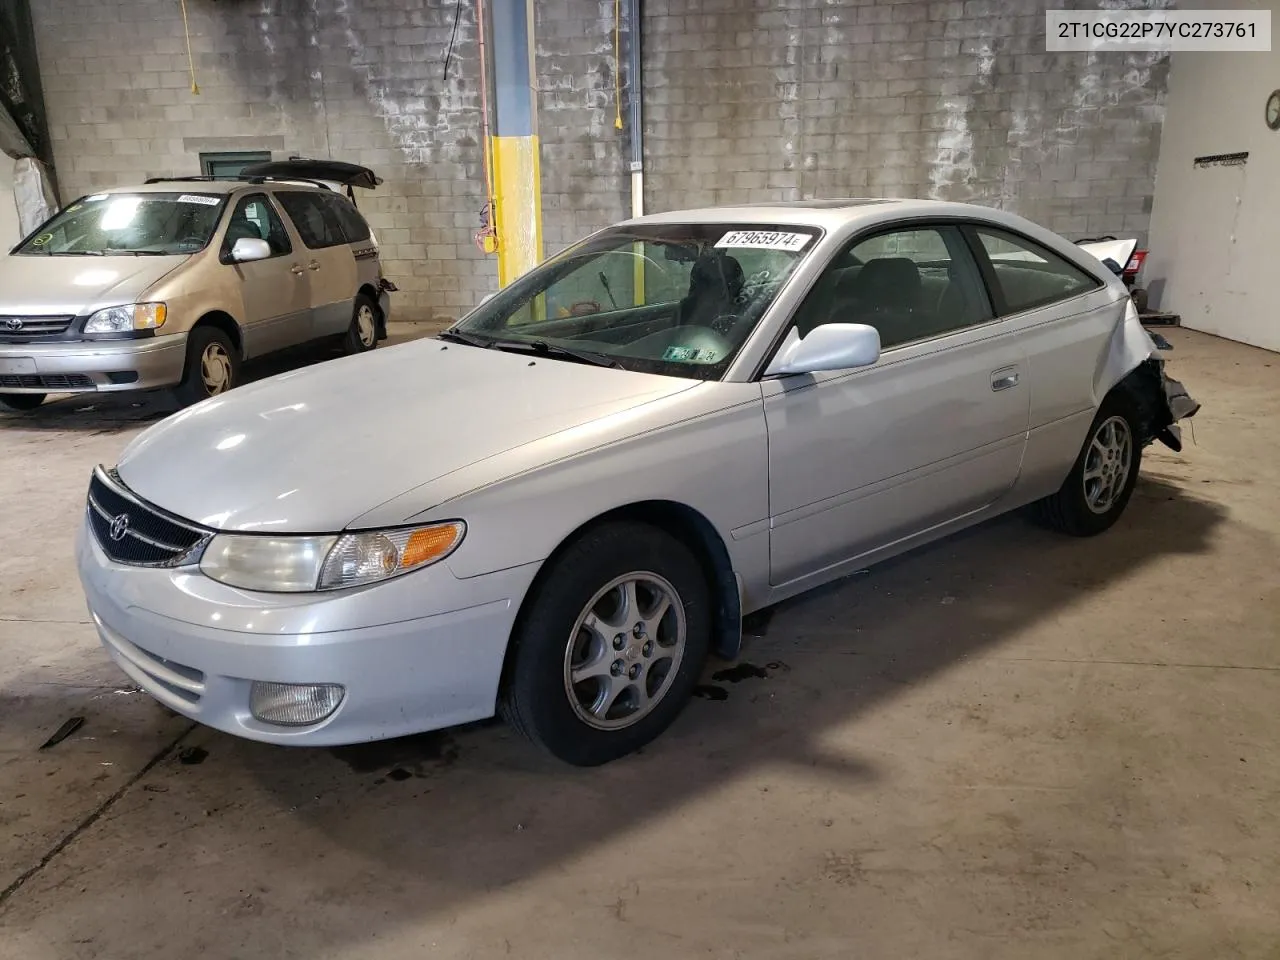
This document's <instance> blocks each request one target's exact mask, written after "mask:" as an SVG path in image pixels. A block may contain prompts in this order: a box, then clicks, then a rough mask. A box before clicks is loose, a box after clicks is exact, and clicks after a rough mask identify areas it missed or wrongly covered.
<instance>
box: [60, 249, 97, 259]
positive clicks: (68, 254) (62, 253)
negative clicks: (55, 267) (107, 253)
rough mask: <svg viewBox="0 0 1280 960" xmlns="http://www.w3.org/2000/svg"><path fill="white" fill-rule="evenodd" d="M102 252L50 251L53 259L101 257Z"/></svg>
mask: <svg viewBox="0 0 1280 960" xmlns="http://www.w3.org/2000/svg"><path fill="white" fill-rule="evenodd" d="M102 255H103V254H102V251H101V250H50V251H49V256H51V257H100V256H102Z"/></svg>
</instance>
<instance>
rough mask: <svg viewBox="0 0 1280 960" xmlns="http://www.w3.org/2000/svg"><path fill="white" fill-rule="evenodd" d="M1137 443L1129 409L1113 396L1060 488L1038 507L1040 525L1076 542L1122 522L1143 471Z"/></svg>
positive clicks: (1094, 424)
mask: <svg viewBox="0 0 1280 960" xmlns="http://www.w3.org/2000/svg"><path fill="white" fill-rule="evenodd" d="M1136 437H1137V430H1136V429H1135V425H1134V419H1133V413H1132V411H1131V410H1130V408H1129V406H1128V405H1127V404H1125V403H1123V402H1122V401H1121V400H1120V399H1119V398H1118V397H1116V396H1115V395H1114V394H1113V395H1112V396H1110V397H1108V398H1107V399H1106V400H1104V401H1103V403H1102V407H1101V409H1099V410H1098V415H1097V416H1096V417H1094V418H1093V423H1092V424H1091V425H1090V426H1089V433H1088V436H1087V437H1086V438H1085V442H1084V447H1083V449H1081V451H1080V453H1079V455H1078V456H1077V457H1076V462H1075V464H1074V465H1073V466H1072V467H1071V473H1069V474H1068V475H1067V479H1066V480H1065V481H1063V484H1062V487H1061V488H1059V490H1058V492H1057V493H1055V494H1053V495H1052V496H1049V497H1045V498H1044V499H1043V500H1039V501H1037V502H1036V503H1035V504H1034V507H1035V512H1036V515H1037V517H1038V519H1039V520H1040V521H1041V522H1042V523H1044V524H1045V525H1046V526H1048V527H1051V528H1052V529H1054V530H1058V531H1061V532H1062V533H1067V534H1070V535H1072V536H1075V537H1091V536H1093V535H1095V534H1098V533H1102V532H1103V531H1104V530H1106V529H1108V528H1109V527H1110V526H1111V525H1112V524H1113V523H1115V522H1116V521H1117V520H1118V519H1120V514H1122V513H1123V512H1124V508H1125V506H1126V505H1127V504H1128V503H1129V497H1130V496H1131V495H1132V494H1133V486H1134V484H1135V483H1137V480H1138V469H1139V467H1140V466H1141V465H1142V447H1141V446H1140V445H1139V444H1138V442H1137V439H1136Z"/></svg>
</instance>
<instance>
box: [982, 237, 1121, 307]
mask: <svg viewBox="0 0 1280 960" xmlns="http://www.w3.org/2000/svg"><path fill="white" fill-rule="evenodd" d="M975 233H977V235H978V240H979V242H980V243H981V244H982V249H983V250H985V251H986V254H987V259H988V260H989V261H990V262H991V269H992V272H993V273H994V274H995V278H996V283H998V284H999V285H1000V293H1001V294H1002V295H1003V297H1004V313H1006V314H1009V313H1019V312H1021V311H1023V310H1031V309H1032V308H1034V307H1042V306H1044V305H1045V304H1049V303H1053V302H1054V301H1055V300H1066V299H1068V298H1070V297H1075V296H1079V295H1080V294H1082V293H1088V292H1089V291H1090V290H1094V289H1096V288H1098V287H1099V286H1101V284H1100V283H1099V282H1098V280H1097V278H1095V277H1093V276H1091V275H1090V274H1088V273H1086V272H1085V271H1084V270H1082V269H1080V268H1079V267H1077V266H1076V265H1075V264H1073V263H1068V262H1067V261H1066V260H1064V259H1063V258H1062V257H1060V256H1058V255H1057V254H1056V253H1053V252H1051V251H1049V250H1046V249H1045V248H1044V247H1042V246H1040V245H1039V244H1038V243H1035V242H1033V241H1031V240H1027V239H1025V238H1023V237H1019V236H1016V235H1014V234H1011V233H1005V232H1004V231H1002V230H993V229H989V228H987V227H977V228H975Z"/></svg>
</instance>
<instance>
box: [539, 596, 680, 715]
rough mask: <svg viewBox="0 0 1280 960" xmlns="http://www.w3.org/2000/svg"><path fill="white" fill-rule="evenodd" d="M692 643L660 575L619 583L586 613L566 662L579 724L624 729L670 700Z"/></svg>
mask: <svg viewBox="0 0 1280 960" xmlns="http://www.w3.org/2000/svg"><path fill="white" fill-rule="evenodd" d="M687 640H688V628H687V624H686V622H685V614H684V604H683V603H682V602H681V600H680V596H679V594H678V593H677V592H676V589H675V587H673V586H672V585H671V584H670V583H669V582H668V581H667V580H665V579H663V578H662V577H660V576H658V575H657V574H656V573H647V572H635V573H627V574H624V575H622V576H620V577H616V578H614V579H613V580H611V581H610V582H609V583H608V584H606V585H605V586H604V587H602V588H601V589H600V590H599V591H598V592H597V593H596V594H595V596H593V597H592V598H591V600H590V602H588V603H587V605H586V606H585V607H584V608H583V610H582V612H581V613H580V614H579V615H578V619H577V622H576V623H575V624H574V627H573V631H572V633H570V635H569V642H568V644H567V645H566V648H565V656H564V688H565V693H566V694H567V695H568V697H569V703H570V705H571V706H572V707H573V711H574V713H575V714H576V715H577V717H578V718H579V719H580V720H582V721H583V722H584V723H586V724H588V725H589V726H592V727H595V728H596V729H598V730H621V729H623V728H625V727H629V726H631V725H632V724H634V723H637V722H638V721H639V720H641V719H642V718H643V717H645V716H647V715H648V714H649V713H651V712H652V711H653V709H654V708H655V707H657V705H658V704H659V703H660V702H661V701H662V698H663V697H664V696H666V694H667V691H668V690H669V689H670V687H671V683H672V681H673V680H675V677H676V673H677V671H678V670H679V667H680V661H681V660H682V659H683V658H684V653H685V647H686V643H687Z"/></svg>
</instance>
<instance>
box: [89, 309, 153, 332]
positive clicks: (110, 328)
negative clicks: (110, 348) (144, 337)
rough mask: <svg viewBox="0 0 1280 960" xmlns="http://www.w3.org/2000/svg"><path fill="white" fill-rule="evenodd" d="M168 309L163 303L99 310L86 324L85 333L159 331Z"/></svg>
mask: <svg viewBox="0 0 1280 960" xmlns="http://www.w3.org/2000/svg"><path fill="white" fill-rule="evenodd" d="M168 313H169V311H168V309H167V308H166V307H165V305H164V304H163V303H128V304H125V305H124V306H122V307H106V308H105V309H103V310H99V311H98V312H97V313H95V314H94V315H93V316H91V317H90V318H89V319H88V320H86V321H85V324H84V332H85V333H131V332H132V331H134V330H158V329H160V328H161V327H163V326H164V322H165V320H166V319H167V317H168Z"/></svg>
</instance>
